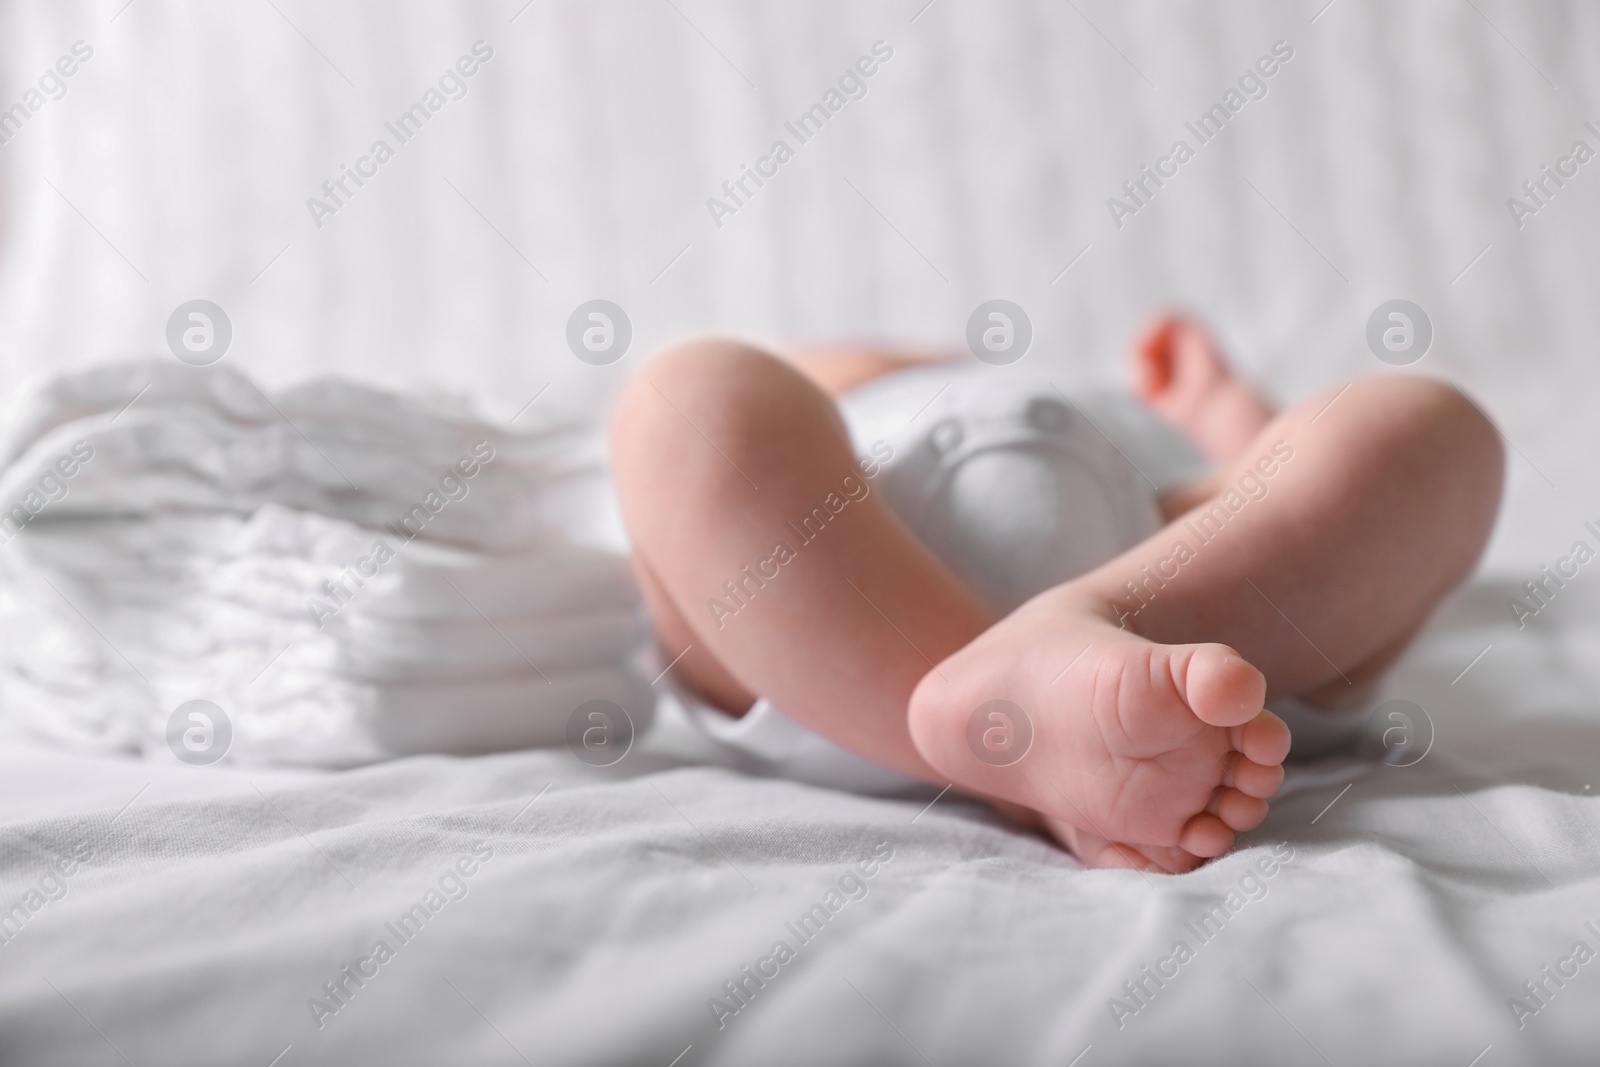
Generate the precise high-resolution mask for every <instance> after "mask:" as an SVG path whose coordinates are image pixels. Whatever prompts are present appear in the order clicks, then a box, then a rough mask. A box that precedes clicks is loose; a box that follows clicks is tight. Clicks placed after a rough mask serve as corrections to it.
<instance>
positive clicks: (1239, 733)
mask: <svg viewBox="0 0 1600 1067" xmlns="http://www.w3.org/2000/svg"><path fill="white" fill-rule="evenodd" d="M1233 747H1234V748H1236V749H1238V750H1239V751H1240V752H1243V753H1244V754H1245V756H1246V757H1247V758H1248V759H1249V760H1250V761H1251V762H1252V763H1259V764H1261V765H1262V766H1264V767H1271V766H1275V765H1277V764H1280V763H1282V762H1283V761H1284V757H1286V756H1288V755H1289V726H1288V724H1287V723H1285V722H1284V721H1283V720H1282V719H1280V718H1278V717H1277V716H1276V715H1274V714H1273V713H1272V712H1270V711H1266V710H1262V711H1261V712H1260V713H1259V714H1257V716H1256V717H1255V718H1254V719H1251V720H1250V721H1249V722H1247V723H1245V724H1244V725H1243V726H1236V727H1234V729H1233ZM1273 788H1274V789H1276V788H1277V787H1276V786H1274V787H1273Z"/></svg>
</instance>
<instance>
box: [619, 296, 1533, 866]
mask: <svg viewBox="0 0 1600 1067" xmlns="http://www.w3.org/2000/svg"><path fill="white" fill-rule="evenodd" d="M1130 363H1131V369H1132V376H1133V382H1134V391H1135V393H1136V395H1137V402H1135V401H1133V400H1131V399H1126V398H1125V399H1123V400H1122V401H1120V402H1116V401H1110V400H1107V399H1105V398H1095V397H1092V396H1069V395H1068V394H1066V393H1063V392H1061V391H1060V390H1059V389H1057V388H1056V387H1055V386H1054V385H1053V384H1051V383H1050V382H1049V380H1048V379H1039V378H1034V377H1031V376H1029V375H1028V374H1026V373H1025V372H1024V370H1023V368H1022V367H1021V366H1010V367H991V366H988V365H983V364H978V363H976V362H975V361H965V362H962V363H956V362H948V361H946V362H938V361H931V360H928V359H925V358H924V359H916V358H912V357H910V356H908V355H906V354H902V353H892V352H886V351H875V350H844V351H839V352H835V353H831V354H828V355H817V354H811V355H797V356H795V357H793V358H792V360H790V361H785V360H782V359H778V358H775V357H773V356H771V355H767V354H765V353H762V352H759V351H756V350H754V349H751V348H748V347H745V346H742V345H739V344H735V343H732V342H726V341H703V342H695V343H692V344H688V345H685V346H682V347H680V348H677V349H675V350H673V351H671V352H669V353H667V354H665V355H663V356H662V357H660V358H659V359H657V360H655V361H653V362H652V363H650V364H649V365H648V366H647V367H645V368H644V370H643V371H641V373H640V374H639V375H638V376H637V377H636V378H635V379H634V380H633V381H632V382H630V383H629V386H628V388H627V389H626V391H625V392H624V395H623V396H622V398H621V400H620V402H619V406H618V408H617V411H616V414H615V418H614V421H613V424H612V430H611V439H612V455H613V462H614V465H615V475H616V481H617V486H618V491H619V494H620V498H621V502H622V508H623V513H624V517H625V520H626V522H627V526H628V530H629V532H630V535H631V537H632V540H633V548H634V561H635V565H636V568H637V570H638V573H639V577H640V581H641V583H642V585H643V589H644V594H645V599H646V602H647V604H648V606H649V610H650V612H651V615H652V617H653V621H654V624H655V630H656V634H657V638H658V640H659V642H660V645H661V649H662V654H663V657H664V660H670V659H672V658H673V657H675V656H679V655H680V654H681V658H680V659H678V660H677V663H676V665H675V666H674V667H673V668H672V670H673V673H674V676H675V678H676V681H677V683H678V684H679V686H680V687H681V688H682V689H683V690H685V691H687V692H690V693H692V694H694V695H695V696H696V697H697V698H698V699H701V700H703V701H704V702H706V703H707V704H709V705H713V706H714V707H715V708H717V709H720V714H721V715H725V716H729V717H732V718H734V719H737V718H738V717H740V716H742V715H747V713H748V716H749V717H751V718H753V717H754V716H755V715H756V714H757V713H758V712H759V713H760V714H763V715H766V716H769V717H776V718H777V719H786V720H789V721H792V724H797V725H793V727H792V728H793V729H794V730H795V731H797V732H801V733H804V732H807V731H809V733H810V734H814V735H820V738H819V739H818V743H819V744H824V743H825V742H822V741H821V738H826V739H828V741H831V742H832V743H833V744H835V745H837V746H840V747H842V748H843V749H846V750H849V751H850V752H853V753H855V754H857V755H859V756H861V757H865V758H866V759H867V760H870V761H871V762H872V763H873V764H876V765H878V766H879V767H881V768H886V769H888V770H889V771H892V772H895V773H896V775H899V776H905V777H909V778H911V779H915V780H918V781H921V782H926V783H931V784H933V785H936V786H942V785H947V784H953V785H954V787H955V788H957V789H959V790H961V791H964V792H966V793H968V794H971V795H973V796H977V797H981V798H984V799H986V800H988V801H990V802H991V803H993V804H995V805H996V806H997V807H999V808H1001V809H1002V810H1004V811H1006V812H1007V813H1008V814H1010V815H1011V816H1012V817H1014V818H1016V819H1017V820H1018V821H1019V822H1022V823H1023V824H1024V825H1027V826H1030V827H1034V828H1038V829H1042V830H1045V831H1047V832H1048V833H1050V834H1052V835H1053V836H1054V837H1055V838H1056V839H1057V840H1059V841H1060V842H1061V843H1062V844H1063V845H1065V846H1066V847H1068V848H1070V849H1071V850H1072V851H1073V852H1074V853H1075V854H1076V855H1077V856H1078V857H1079V859H1081V860H1082V861H1083V862H1084V863H1085V864H1087V865H1089V866H1093V867H1136V868H1140V869H1151V870H1163V871H1171V872H1179V871H1186V870H1190V869H1192V868H1194V867H1195V866H1197V865H1198V864H1200V863H1201V862H1203V861H1204V860H1206V859H1208V858H1211V857H1215V856H1220V855H1222V854H1223V853H1225V852H1227V851H1228V849H1229V848H1231V847H1232V845H1233V841H1234V835H1235V834H1236V833H1239V832H1242V831H1246V830H1250V829H1253V828H1254V827H1256V826H1257V825H1259V824H1260V823H1261V821H1262V819H1263V818H1265V816H1266V812H1267V798H1268V797H1270V796H1272V795H1273V793H1274V792H1275V791H1276V790H1277V789H1278V787H1279V785H1280V784H1281V783H1282V781H1283V767H1282V764H1283V761H1284V759H1285V757H1286V756H1287V754H1288V752H1289V748H1290V741H1291V729H1290V726H1289V725H1287V724H1286V722H1285V718H1288V719H1289V720H1290V721H1291V722H1293V723H1294V728H1293V732H1294V739H1295V743H1296V747H1297V749H1298V748H1299V747H1301V742H1302V739H1303V737H1309V736H1311V735H1312V734H1314V733H1316V732H1317V731H1318V730H1319V729H1320V728H1321V727H1322V726H1324V725H1326V724H1333V723H1338V722H1341V721H1343V720H1345V719H1348V718H1349V715H1350V714H1351V710H1350V709H1352V708H1357V709H1359V706H1360V705H1361V703H1362V701H1364V700H1365V699H1366V698H1367V697H1368V696H1370V689H1371V683H1372V682H1374V680H1375V679H1376V678H1377V677H1378V676H1379V675H1380V674H1381V673H1382V672H1383V671H1384V670H1385V669H1386V668H1387V667H1388V666H1389V665H1390V664H1391V663H1393V662H1394V660H1395V659H1396V658H1397V657H1398V656H1399V654H1400V652H1401V650H1402V649H1403V648H1404V647H1405V645H1406V643H1407V642H1408V641H1409V640H1410V639H1411V637H1412V635H1413V634H1415V633H1416V631H1417V630H1418V629H1419V628H1420V627H1421V625H1422V624H1423V622H1424V621H1425V620H1426V619H1427V617H1428V614H1429V613H1430V611H1431V610H1432V609H1433V607H1434V606H1435V605H1436V604H1437V603H1438V602H1439V601H1440V599H1441V598H1442V597H1443V596H1444V595H1445V594H1446V593H1448V592H1449V591H1450V590H1451V589H1452V588H1454V587H1455V586H1456V585H1457V584H1459V583H1460V582H1461V581H1463V580H1464V579H1465V578H1466V577H1467V576H1468V575H1469V574H1470V573H1471V571H1472V570H1473V568H1474V566H1475V564H1476V562H1477V560H1478V557H1479V554H1480V553H1481V551H1482V549H1483V545H1484V542H1485V541H1486V539H1487V537H1488V535H1489V531H1490V528H1491V526H1492V524H1493V522H1494V518H1495V513H1496V510H1497V507H1498V503H1499V499H1500V487H1501V478H1502V472H1503V457H1502V450H1501V446H1500V440H1499V437H1498V435H1497V433H1496V431H1495V429H1494V427H1493V426H1492V425H1491V423H1490V422H1489V421H1488V420H1487V419H1486V418H1485V416H1484V415H1483V413H1482V412H1481V411H1479V410H1478V408H1477V407H1476V406H1475V405H1474V404H1473V403H1472V401H1470V400H1468V399H1467V398H1466V397H1465V396H1463V395H1462V394H1461V393H1460V392H1458V391H1457V390H1456V389H1454V388H1452V387H1451V386H1449V385H1446V384H1444V383H1442V382H1438V381H1434V380H1431V379H1427V378H1421V377H1411V376H1401V375H1385V376H1382V377H1375V378H1367V379H1362V380H1359V381H1354V382H1351V383H1349V384H1347V385H1345V386H1343V387H1341V388H1339V389H1333V390H1329V391H1328V392H1326V393H1324V394H1322V395H1320V396H1317V397H1314V398H1312V399H1311V400H1309V401H1307V402H1305V403H1303V404H1301V405H1298V406H1296V407H1294V408H1291V409H1290V410H1288V411H1286V412H1284V413H1281V414H1277V415H1274V413H1273V412H1272V410H1271V408H1270V407H1269V406H1268V404H1267V403H1266V402H1265V401H1264V400H1262V398H1261V397H1260V396H1259V395H1258V394H1256V393H1255V392H1253V391H1252V390H1251V389H1250V388H1249V387H1248V386H1247V385H1246V384H1245V383H1244V382H1243V381H1241V380H1240V379H1239V378H1238V377H1237V376H1236V375H1234V374H1233V373H1232V372H1231V371H1230V369H1229V367H1228V366H1227V364H1226V362H1225V361H1224V359H1223V358H1222V356H1221V355H1220V353H1219V352H1218V350H1217V348H1216V346H1215V345H1214V344H1213V342H1212V341H1211V340H1210V338H1209V337H1208V336H1207V335H1206V334H1205V333H1204V332H1203V331H1202V330H1201V329H1199V328H1198V327H1196V326H1195V325H1193V324H1192V323H1189V322H1187V321H1184V320H1183V319H1181V318H1178V317H1173V316H1168V317H1163V318H1161V319H1159V320H1158V321H1156V322H1155V323H1153V324H1152V325H1151V326H1150V327H1149V328H1148V329H1147V330H1146V331H1145V332H1144V334H1143V335H1142V336H1141V337H1139V338H1138V340H1137V341H1136V343H1135V344H1134V346H1133V350H1132V353H1131V355H1130ZM941 383H942V384H941ZM841 412H842V413H843V414H841ZM1141 419H1142V420H1143V424H1141V421H1140V420H1141ZM1163 433H1165V434H1166V435H1167V436H1168V437H1170V438H1173V439H1177V438H1181V439H1182V441H1183V442H1186V443H1187V445H1188V446H1190V448H1191V449H1192V450H1193V451H1194V452H1197V453H1198V454H1199V456H1198V457H1196V456H1194V455H1191V456H1190V457H1189V458H1190V460H1191V462H1189V463H1188V464H1187V466H1186V465H1185V463H1184V462H1183V460H1182V454H1183V452H1184V451H1185V450H1184V448H1183V446H1182V444H1179V445H1178V446H1177V447H1176V448H1168V447H1165V446H1163V445H1161V444H1160V442H1159V441H1157V443H1156V444H1155V445H1152V444H1151V442H1152V440H1156V439H1158V438H1160V436H1161V435H1162V434H1163ZM1174 456H1176V457H1177V458H1176V459H1174V458H1173V457H1174ZM858 457H859V458H858ZM1163 457H1165V458H1163ZM1200 457H1203V459H1204V461H1208V462H1206V463H1201V462H1195V461H1196V460H1198V459H1199V458H1200ZM880 490H881V491H880ZM1269 703H1270V704H1271V707H1272V708H1273V709H1275V710H1268V705H1269ZM753 706H754V707H755V709H756V710H754V711H753V710H752V707H753ZM1275 711H1276V713H1275ZM1280 715H1281V716H1282V717H1280ZM1319 720H1326V722H1325V723H1324V722H1322V721H1319ZM725 721H726V720H725ZM830 747H831V746H830ZM841 755H843V754H842V753H841Z"/></svg>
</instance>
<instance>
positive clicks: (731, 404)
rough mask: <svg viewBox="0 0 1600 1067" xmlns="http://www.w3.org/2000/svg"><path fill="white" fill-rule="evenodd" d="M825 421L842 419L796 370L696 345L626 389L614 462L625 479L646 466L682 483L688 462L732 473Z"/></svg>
mask: <svg viewBox="0 0 1600 1067" xmlns="http://www.w3.org/2000/svg"><path fill="white" fill-rule="evenodd" d="M818 415H824V416H832V417H834V418H837V416H836V415H833V409H832V403H831V401H829V400H828V399H827V397H826V396H825V395H824V394H822V392H821V391H820V390H818V389H817V388H816V386H814V385H813V384H812V383H811V382H810V381H809V380H807V379H806V378H805V377H804V376H803V375H802V374H800V373H799V372H798V371H796V370H795V369H794V368H793V367H791V366H789V364H787V363H785V362H783V361H782V360H780V359H777V358H776V357H774V356H771V355H769V354H767V353H765V352H762V351H761V350H759V349H756V348H752V347H750V346H749V345H744V344H740V343H738V342H736V341H728V340H721V339H709V340H697V341H690V342H687V343H685V344H681V345H678V346H676V347H674V348H671V349H668V350H667V351H666V352H664V353H662V354H661V355H660V356H657V357H656V358H655V359H653V360H651V361H650V363H649V364H647V365H646V366H645V367H644V368H643V369H641V370H640V371H639V373H638V374H636V375H635V376H634V377H633V378H632V380H630V381H629V382H628V384H627V385H626V386H625V387H624V389H623V392H622V395H621V397H620V398H619V399H618V401H617V406H616V410H615V411H614V413H613V415H612V418H611V452H612V462H613V465H614V466H615V467H616V468H617V470H618V473H619V475H621V474H623V473H624V472H626V471H627V470H630V469H633V470H637V469H638V468H641V467H644V468H649V469H652V470H656V471H662V472H671V473H673V474H674V475H675V476H680V477H681V476H683V475H685V474H688V473H690V472H689V471H686V470H685V469H684V466H683V464H685V463H689V464H694V465H698V464H702V463H703V464H708V465H714V466H717V467H719V468H721V469H725V470H726V471H727V472H729V473H732V472H733V471H734V470H735V469H737V467H738V466H740V464H739V457H749V456H752V455H754V454H756V453H760V452H765V451H770V450H772V449H774V448H783V447H785V445H784V441H785V440H786V439H787V438H788V437H789V436H791V434H790V432H789V430H790V428H792V427H794V426H796V425H797V424H800V423H804V422H807V421H814V419H815V418H816V417H817V416H818ZM680 444H681V445H682V446H683V447H681V448H680V447H679V445H680Z"/></svg>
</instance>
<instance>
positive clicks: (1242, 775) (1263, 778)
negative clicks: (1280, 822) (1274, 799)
mask: <svg viewBox="0 0 1600 1067" xmlns="http://www.w3.org/2000/svg"><path fill="white" fill-rule="evenodd" d="M1222 784H1223V785H1231V786H1233V788H1235V789H1237V790H1238V791H1239V792H1241V793H1243V794H1245V795H1246V796H1252V797H1257V798H1259V799H1261V800H1265V799H1267V798H1268V797H1270V796H1271V795H1272V794H1274V793H1276V792H1277V791H1278V787H1279V786H1281V785H1282V784H1283V765H1282V764H1279V763H1274V764H1272V765H1270V766H1262V765H1261V764H1259V763H1257V762H1256V761H1255V760H1252V759H1250V758H1249V757H1248V756H1246V755H1244V753H1242V752H1235V753H1234V759H1233V765H1232V766H1231V767H1229V768H1228V773H1227V774H1226V775H1224V776H1223V779H1222Z"/></svg>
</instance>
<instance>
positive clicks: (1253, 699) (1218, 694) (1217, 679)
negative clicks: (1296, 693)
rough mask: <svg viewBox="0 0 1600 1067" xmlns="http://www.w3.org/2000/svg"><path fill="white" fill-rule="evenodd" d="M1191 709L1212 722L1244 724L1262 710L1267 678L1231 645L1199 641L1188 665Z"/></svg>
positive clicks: (1187, 696)
mask: <svg viewBox="0 0 1600 1067" xmlns="http://www.w3.org/2000/svg"><path fill="white" fill-rule="evenodd" d="M1183 694H1184V698H1185V702H1186V703H1187V704H1188V705H1189V710H1190V711H1193V712H1194V714H1195V717H1196V718H1198V719H1199V720H1200V721H1201V722H1204V723H1209V724H1210V725H1212V726H1242V725H1244V724H1245V723H1248V722H1250V721H1251V720H1252V719H1254V718H1255V717H1256V716H1257V715H1259V714H1260V713H1261V703H1262V701H1263V700H1264V699H1265V697H1266V695H1267V681H1266V679H1265V678H1264V677H1262V675H1261V672H1260V671H1258V670H1256V669H1255V668H1254V667H1252V666H1250V664H1249V663H1248V662H1246V660H1245V658H1244V657H1243V656H1241V655H1239V653H1237V652H1235V651H1234V650H1233V649H1231V648H1229V647H1228V646H1227V645H1214V644H1213V645H1196V646H1194V652H1193V654H1192V655H1191V656H1190V657H1189V662H1188V664H1187V666H1186V667H1185V669H1184V675H1183Z"/></svg>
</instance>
